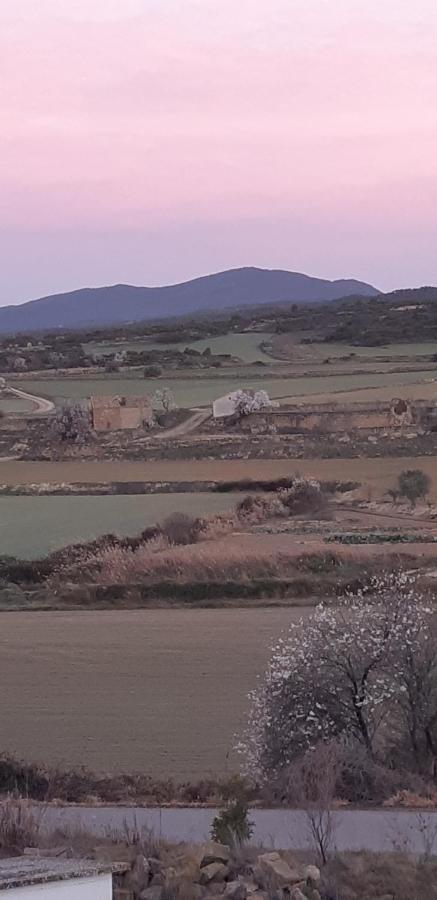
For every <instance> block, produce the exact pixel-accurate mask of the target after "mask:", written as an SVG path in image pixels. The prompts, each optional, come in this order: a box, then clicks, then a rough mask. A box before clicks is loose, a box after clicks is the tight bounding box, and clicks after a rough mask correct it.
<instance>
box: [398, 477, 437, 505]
mask: <svg viewBox="0 0 437 900" xmlns="http://www.w3.org/2000/svg"><path fill="white" fill-rule="evenodd" d="M398 484H399V494H400V496H401V497H406V498H407V500H409V501H410V503H411V505H412V506H415V505H416V503H417V501H418V500H421V499H425V497H426V495H427V494H429V490H430V487H431V479H430V477H429V475H427V474H426V473H425V472H422V469H404V471H403V472H401V474H400V475H399V479H398Z"/></svg>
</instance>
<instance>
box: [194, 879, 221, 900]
mask: <svg viewBox="0 0 437 900" xmlns="http://www.w3.org/2000/svg"><path fill="white" fill-rule="evenodd" d="M199 887H200V885H199ZM225 888H226V884H225V882H224V881H212V882H211V883H210V884H209V885H208V893H209V896H210V897H220V896H221V895H222V894H224V892H225Z"/></svg>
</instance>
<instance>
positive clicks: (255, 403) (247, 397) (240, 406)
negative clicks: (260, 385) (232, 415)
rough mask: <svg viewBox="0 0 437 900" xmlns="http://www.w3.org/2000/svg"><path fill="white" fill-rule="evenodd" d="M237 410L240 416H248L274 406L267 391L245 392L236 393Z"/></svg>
mask: <svg viewBox="0 0 437 900" xmlns="http://www.w3.org/2000/svg"><path fill="white" fill-rule="evenodd" d="M235 401H236V406H235V410H236V413H237V415H239V416H248V415H249V414H250V413H253V412H259V410H260V409H265V408H266V407H269V406H272V405H273V404H272V402H271V400H270V398H269V395H268V393H267V391H243V390H239V391H237V392H236V398H235Z"/></svg>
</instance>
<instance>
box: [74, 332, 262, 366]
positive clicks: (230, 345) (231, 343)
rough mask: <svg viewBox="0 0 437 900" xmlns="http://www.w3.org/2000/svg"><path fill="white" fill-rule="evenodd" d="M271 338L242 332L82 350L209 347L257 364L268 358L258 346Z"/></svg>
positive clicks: (95, 345)
mask: <svg viewBox="0 0 437 900" xmlns="http://www.w3.org/2000/svg"><path fill="white" fill-rule="evenodd" d="M271 337H272V335H271V334H264V333H260V332H244V333H243V334H225V335H220V336H219V337H210V338H204V339H202V340H200V341H188V342H187V341H181V342H180V343H179V344H174V343H173V344H161V343H158V342H157V341H153V340H147V339H146V340H143V341H140V340H137V341H123V342H120V343H112V344H111V343H108V344H105V343H89V344H84V349H85V351H86V352H90V353H95V354H97V355H99V356H100V355H103V354H105V353H116V352H117V351H120V350H136V351H138V352H143V351H147V350H166V349H168V348H170V349H172V350H184V349H185V347H190V348H192V349H193V350H198V351H199V352H200V353H202V352H203V351H204V350H205V349H206V348H207V347H210V349H211V352H212V353H214V354H221V353H227V354H230V356H235V357H238V358H239V359H242V360H243V362H247V363H251V362H257V361H258V360H263V361H264V362H267V361H268V359H269V358H268V357H267V356H266V354H265V353H263V351H262V350H260V349H259V345H260V344H261V342H263V341H269V340H270V339H271Z"/></svg>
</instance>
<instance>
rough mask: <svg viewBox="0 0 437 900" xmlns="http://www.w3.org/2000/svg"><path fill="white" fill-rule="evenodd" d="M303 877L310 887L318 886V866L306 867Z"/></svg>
mask: <svg viewBox="0 0 437 900" xmlns="http://www.w3.org/2000/svg"><path fill="white" fill-rule="evenodd" d="M303 877H304V878H305V881H306V883H307V884H309V885H314V884H318V883H319V881H320V869H318V868H317V866H305V868H304V870H303Z"/></svg>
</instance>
